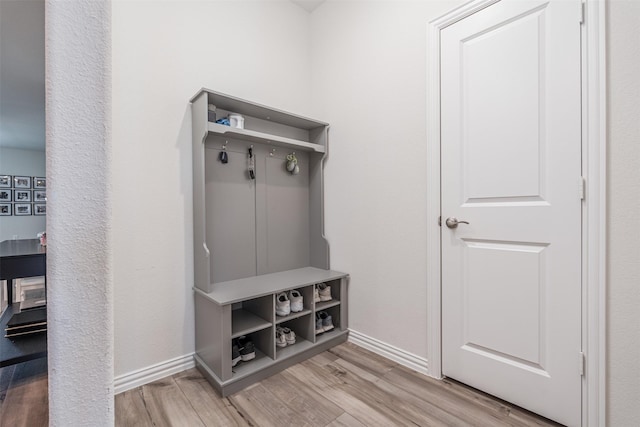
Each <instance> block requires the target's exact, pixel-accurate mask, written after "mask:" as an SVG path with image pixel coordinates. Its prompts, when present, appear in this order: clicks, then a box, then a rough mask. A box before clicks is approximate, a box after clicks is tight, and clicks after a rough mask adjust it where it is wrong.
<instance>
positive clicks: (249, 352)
mask: <svg viewBox="0 0 640 427" xmlns="http://www.w3.org/2000/svg"><path fill="white" fill-rule="evenodd" d="M238 345H239V346H240V358H241V359H242V361H243V362H246V361H248V360H251V359H255V357H256V348H255V346H254V345H253V342H252V341H251V340H250V339H249V338H247V337H246V336H241V337H238Z"/></svg>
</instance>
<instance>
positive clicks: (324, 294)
mask: <svg viewBox="0 0 640 427" xmlns="http://www.w3.org/2000/svg"><path fill="white" fill-rule="evenodd" d="M318 294H319V296H320V301H331V300H332V299H333V298H331V286H329V285H327V284H325V283H318Z"/></svg>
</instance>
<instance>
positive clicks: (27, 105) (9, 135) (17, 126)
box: [0, 0, 45, 150]
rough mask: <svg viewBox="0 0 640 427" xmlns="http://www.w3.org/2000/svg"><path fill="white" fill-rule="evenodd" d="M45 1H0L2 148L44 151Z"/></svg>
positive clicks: (0, 113) (0, 144)
mask: <svg viewBox="0 0 640 427" xmlns="http://www.w3.org/2000/svg"><path fill="white" fill-rule="evenodd" d="M44 94H45V88H44V0H28V1H26V0H0V147H11V148H23V149H28V150H44V147H45V112H44V111H45V108H44V106H45V104H44V103H45V98H44V96H45V95H44Z"/></svg>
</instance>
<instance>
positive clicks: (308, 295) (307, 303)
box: [274, 286, 313, 325]
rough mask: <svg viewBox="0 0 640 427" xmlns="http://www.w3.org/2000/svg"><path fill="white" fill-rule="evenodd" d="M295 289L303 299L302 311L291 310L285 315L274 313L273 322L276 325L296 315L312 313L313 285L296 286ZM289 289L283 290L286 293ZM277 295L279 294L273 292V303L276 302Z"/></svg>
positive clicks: (295, 317) (294, 317) (296, 316)
mask: <svg viewBox="0 0 640 427" xmlns="http://www.w3.org/2000/svg"><path fill="white" fill-rule="evenodd" d="M295 290H296V291H298V292H300V294H301V295H302V301H303V309H302V311H298V312H291V313H290V314H289V315H287V316H278V315H276V322H275V323H276V324H277V325H278V324H281V323H283V322H288V321H290V320H293V319H297V318H298V317H302V316H307V315H310V314H311V313H312V311H313V286H305V287H304V288H296V289H295ZM289 291H291V289H289V290H287V291H285V292H286V293H287V294H288V293H289ZM278 295H279V294H275V295H274V298H275V303H277V299H278ZM275 303H274V304H275Z"/></svg>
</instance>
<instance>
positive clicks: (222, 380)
mask: <svg viewBox="0 0 640 427" xmlns="http://www.w3.org/2000/svg"><path fill="white" fill-rule="evenodd" d="M212 104H213V105H215V107H216V115H217V117H216V118H218V119H220V118H223V117H225V116H227V115H228V114H231V113H234V114H240V115H242V116H243V119H244V127H243V128H235V127H230V126H224V125H222V124H217V123H213V122H209V121H208V110H209V108H208V106H209V105H212ZM191 112H192V115H191V116H192V125H193V128H192V137H193V140H192V142H193V150H192V155H193V163H192V168H193V223H194V226H193V227H194V230H193V233H194V239H193V241H194V287H193V288H194V292H195V329H196V352H195V360H196V365H197V367H198V368H199V369H200V370H201V371H202V372H203V374H204V375H205V377H206V378H207V379H208V380H209V381H210V382H211V383H212V385H213V386H214V387H216V388H217V389H218V390H219V391H220V393H221V394H222V395H224V396H226V395H228V394H230V393H234V392H235V391H238V390H241V389H242V388H244V387H246V386H247V385H249V384H251V383H253V382H256V381H260V380H261V379H263V378H266V377H267V376H269V375H272V374H274V373H276V372H278V371H280V370H282V369H285V368H286V367H287V366H290V365H292V364H294V363H297V362H299V361H302V360H304V359H306V358H308V357H311V356H313V355H314V354H317V353H320V352H322V351H324V350H326V349H328V348H330V347H332V346H334V345H337V344H339V343H341V342H343V341H345V340H346V339H347V334H348V328H347V323H346V314H345V313H344V312H343V311H344V310H346V307H347V304H346V302H347V300H346V295H347V294H346V287H347V278H348V275H347V274H345V273H340V272H336V271H332V270H330V269H329V244H328V242H327V240H326V239H325V237H324V211H323V204H324V201H323V200H324V193H323V191H324V184H323V180H324V176H323V169H324V160H325V155H326V152H327V142H328V128H329V125H328V124H327V123H324V122H321V121H317V120H312V119H307V118H304V117H300V116H297V115H295V114H290V113H286V112H283V111H280V110H277V109H273V108H269V107H265V106H263V105H259V104H256V103H252V102H248V101H244V100H241V99H238V98H235V97H232V96H229V95H224V94H221V93H218V92H214V91H211V90H206V89H203V90H201V91H200V92H198V94H196V96H195V97H194V98H192V99H191ZM294 159H295V163H294V165H295V166H296V168H294V169H291V168H290V167H291V166H292V164H290V163H291V162H293V161H294ZM321 282H324V283H327V284H328V285H330V286H331V293H332V301H327V302H323V303H320V304H316V303H315V302H314V286H315V285H316V284H317V283H321ZM292 289H295V290H297V291H299V292H300V293H301V294H302V296H303V310H302V311H299V312H290V313H288V314H287V315H286V316H277V315H276V307H277V304H276V303H277V300H276V298H277V296H278V294H279V293H281V292H289V291H291V290H292ZM333 307H339V308H335V310H337V311H338V312H340V313H341V315H340V316H339V318H340V319H341V320H340V322H341V327H340V331H339V333H335V334H333V337H332V338H331V339H325V340H322V341H321V342H318V340H317V339H316V336H315V313H316V312H317V310H319V309H324V310H326V309H330V308H333ZM280 326H282V327H289V328H291V329H292V330H293V331H294V332H295V333H296V336H297V339H296V343H295V344H293V345H291V346H287V347H282V348H278V349H277V348H276V347H277V346H276V342H275V338H276V328H277V327H280ZM248 334H250V335H251V339H252V341H253V343H254V345H255V347H256V359H255V360H252V361H250V362H247V363H245V362H240V363H239V364H238V365H236V366H235V367H233V366H232V340H233V339H234V338H237V337H240V336H243V335H248ZM232 368H233V369H232Z"/></svg>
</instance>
